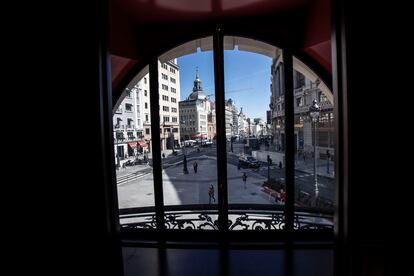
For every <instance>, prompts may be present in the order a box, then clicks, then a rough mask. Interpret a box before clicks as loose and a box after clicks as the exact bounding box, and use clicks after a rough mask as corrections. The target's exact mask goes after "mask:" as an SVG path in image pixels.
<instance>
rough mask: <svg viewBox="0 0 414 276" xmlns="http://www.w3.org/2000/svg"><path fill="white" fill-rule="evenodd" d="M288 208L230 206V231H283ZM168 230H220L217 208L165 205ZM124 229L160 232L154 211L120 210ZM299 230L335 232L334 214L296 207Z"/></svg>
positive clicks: (296, 225)
mask: <svg viewBox="0 0 414 276" xmlns="http://www.w3.org/2000/svg"><path fill="white" fill-rule="evenodd" d="M283 208H284V206H282V205H281V206H263V205H258V206H256V205H239V204H230V205H229V211H228V219H229V221H228V225H229V230H234V231H237V230H283V229H284V225H285V221H284V210H283ZM164 221H165V228H166V229H185V230H218V210H217V206H211V205H180V206H165V216H164ZM120 222H121V227H122V229H124V230H126V231H128V230H131V229H154V230H155V229H156V215H155V211H154V208H152V207H143V208H129V209H121V210H120ZM294 229H295V230H328V231H333V213H331V212H328V211H326V210H315V208H305V207H296V212H295V216H294Z"/></svg>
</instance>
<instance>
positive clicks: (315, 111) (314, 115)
mask: <svg viewBox="0 0 414 276" xmlns="http://www.w3.org/2000/svg"><path fill="white" fill-rule="evenodd" d="M319 113H320V107H319V105H318V104H317V101H316V100H313V102H312V105H311V106H310V107H309V116H310V117H311V119H312V122H313V123H314V132H315V133H314V138H313V141H314V142H313V143H314V144H313V145H314V146H313V149H314V158H313V159H314V160H313V166H314V167H313V171H314V175H315V206H316V202H317V199H318V197H319V188H318V174H317V168H316V134H317V123H318V118H319Z"/></svg>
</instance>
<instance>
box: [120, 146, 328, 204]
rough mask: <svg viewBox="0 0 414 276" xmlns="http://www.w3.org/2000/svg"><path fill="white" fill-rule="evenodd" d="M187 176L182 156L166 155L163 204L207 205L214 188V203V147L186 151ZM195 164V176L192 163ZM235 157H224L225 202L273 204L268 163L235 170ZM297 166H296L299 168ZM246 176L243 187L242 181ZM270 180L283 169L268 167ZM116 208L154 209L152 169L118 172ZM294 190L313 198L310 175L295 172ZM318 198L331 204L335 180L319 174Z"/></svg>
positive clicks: (280, 174) (215, 178) (134, 167)
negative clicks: (265, 186) (267, 183)
mask: <svg viewBox="0 0 414 276" xmlns="http://www.w3.org/2000/svg"><path fill="white" fill-rule="evenodd" d="M186 153H187V154H186V157H187V167H188V172H189V173H188V174H184V172H183V154H182V152H181V151H179V154H178V155H169V156H167V157H166V158H164V159H163V172H162V179H163V188H164V189H163V190H164V204H165V205H186V204H208V203H209V196H208V188H209V186H210V185H213V187H214V191H215V199H216V201H215V202H214V201H212V204H217V159H216V148H200V152H198V151H197V150H196V149H194V148H187V149H186ZM194 162H197V164H198V170H197V173H195V172H194V170H193V164H194ZM237 164H238V155H237V154H236V153H231V152H230V153H228V154H227V175H228V202H229V204H235V203H238V204H240V203H241V204H274V198H272V197H269V195H268V194H266V193H265V192H263V189H262V184H263V182H264V181H266V180H267V173H268V171H267V170H268V168H267V164H266V163H264V162H261V167H260V168H259V169H256V170H255V169H251V168H249V169H247V168H241V169H240V170H238V168H237ZM298 167H299V166H298ZM244 172H245V173H246V175H247V181H246V185H244V183H243V180H242V175H243V173H244ZM270 177H272V178H275V179H281V180H284V177H285V173H284V169H283V168H282V169H279V167H278V166H276V165H272V166H271V167H270ZM117 184H118V185H117V186H118V200H119V208H121V209H122V208H131V207H148V206H154V188H153V174H152V167H150V166H148V165H136V166H132V167H127V169H122V170H121V171H117ZM295 184H296V187H297V190H296V191H301V192H304V193H307V194H309V195H311V196H313V195H314V186H315V185H314V175H313V172H308V171H302V170H295ZM318 187H319V196H320V197H321V198H324V199H328V200H330V201H333V199H334V193H335V187H334V179H333V178H329V177H325V176H320V175H318Z"/></svg>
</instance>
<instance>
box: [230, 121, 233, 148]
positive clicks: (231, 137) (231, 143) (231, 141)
mask: <svg viewBox="0 0 414 276" xmlns="http://www.w3.org/2000/svg"><path fill="white" fill-rule="evenodd" d="M230 150H231V152H233V124H230Z"/></svg>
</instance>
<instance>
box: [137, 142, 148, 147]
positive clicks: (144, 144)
mask: <svg viewBox="0 0 414 276" xmlns="http://www.w3.org/2000/svg"><path fill="white" fill-rule="evenodd" d="M137 143H138V144H139V145H140V146H141V148H147V147H148V145H147V144H146V143H145V142H144V141H138V142H137Z"/></svg>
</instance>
